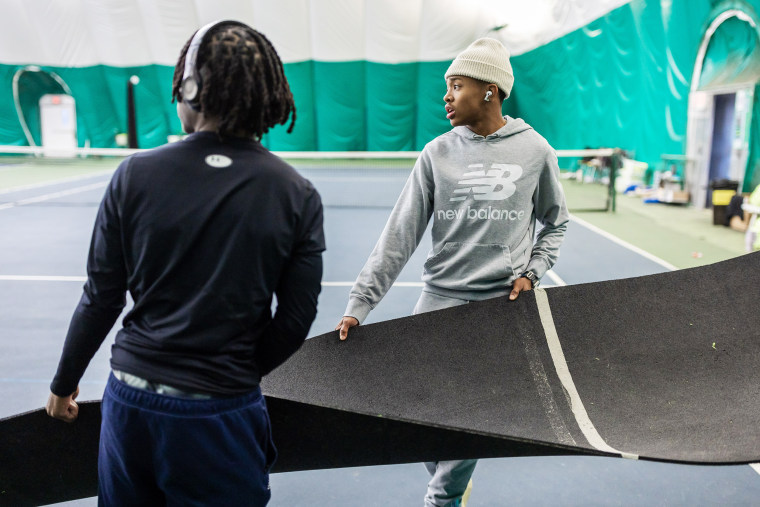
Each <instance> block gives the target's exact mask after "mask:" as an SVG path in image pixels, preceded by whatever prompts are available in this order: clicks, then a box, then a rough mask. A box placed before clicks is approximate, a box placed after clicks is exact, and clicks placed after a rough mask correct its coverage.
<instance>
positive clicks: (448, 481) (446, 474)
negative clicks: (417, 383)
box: [414, 291, 478, 507]
mask: <svg viewBox="0 0 760 507" xmlns="http://www.w3.org/2000/svg"><path fill="white" fill-rule="evenodd" d="M467 303H469V301H466V300H464V299H455V298H450V297H445V296H438V295H436V294H431V293H430V292H424V291H423V292H422V295H421V296H420V299H419V301H417V305H416V306H415V307H414V314H415V315H416V314H418V313H425V312H432V311H434V310H442V309H444V308H451V307H452V306H459V305H464V304H467ZM477 464H478V460H476V459H466V460H454V461H429V462H427V463H425V468H427V470H428V472H429V473H430V475H431V476H432V478H431V479H430V482H429V483H428V489H427V494H426V495H425V507H444V506H447V505H449V504H450V503H451V502H452V501H455V500H458V499H459V498H461V497H462V495H463V494H464V490H465V489H467V483H468V482H470V477H472V472H473V471H474V470H475V465H477Z"/></svg>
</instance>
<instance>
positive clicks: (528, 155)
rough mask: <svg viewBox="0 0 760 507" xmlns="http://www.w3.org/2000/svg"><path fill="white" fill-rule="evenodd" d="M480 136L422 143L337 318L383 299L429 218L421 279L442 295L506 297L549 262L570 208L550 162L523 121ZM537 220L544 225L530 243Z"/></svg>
mask: <svg viewBox="0 0 760 507" xmlns="http://www.w3.org/2000/svg"><path fill="white" fill-rule="evenodd" d="M505 119H506V120H507V124H506V125H505V126H504V127H502V128H501V129H499V130H498V131H496V132H495V133H493V134H491V135H489V136H487V137H483V136H480V135H477V134H475V133H474V132H472V131H471V130H470V129H468V128H467V127H455V128H454V129H452V130H451V131H449V132H447V133H446V134H443V135H441V136H439V137H437V138H436V139H434V140H433V141H431V142H430V143H428V144H427V145H426V146H425V149H424V150H423V151H422V153H421V154H420V157H419V158H418V159H417V163H416V164H415V166H414V169H413V170H412V173H411V175H410V176H409V179H408V180H407V182H406V185H405V186H404V190H403V191H402V192H401V196H400V197H399V199H398V202H396V205H395V207H394V208H393V211H392V212H391V216H390V218H389V219H388V223H387V224H386V225H385V230H384V231H383V233H382V235H381V236H380V239H379V240H378V242H377V245H375V249H374V250H373V251H372V253H371V254H370V256H369V259H368V260H367V263H366V264H365V265H364V268H363V269H362V271H361V273H359V276H358V278H357V279H356V283H355V284H354V286H353V288H352V289H351V294H350V298H349V302H348V307H347V308H346V312H345V314H344V315H347V316H351V317H355V318H356V319H357V320H358V321H359V322H363V321H364V319H365V318H366V317H367V315H368V314H369V312H370V310H372V309H373V308H374V307H375V306H376V305H377V304H378V303H379V302H380V300H381V299H382V298H383V296H385V294H386V292H388V289H390V287H391V285H392V284H393V282H394V281H395V280H396V277H397V276H398V275H399V273H400V272H401V269H402V268H403V267H404V265H405V264H406V262H407V261H408V260H409V257H410V256H411V255H412V253H413V252H414V250H415V249H416V248H417V245H418V244H419V242H420V240H421V238H422V235H423V233H424V232H425V229H426V228H427V224H428V221H429V220H430V218H431V217H432V218H433V231H432V232H433V249H432V250H431V251H430V252H429V253H428V257H427V261H426V262H425V268H424V272H423V274H422V281H423V282H424V283H425V290H426V291H428V292H433V293H435V294H440V295H443V296H450V297H456V298H460V299H466V300H471V301H472V300H481V299H488V298H491V297H496V296H502V295H506V294H508V293H509V292H510V290H511V285H512V283H513V282H514V280H515V279H516V278H517V277H519V276H520V275H521V274H522V273H524V272H525V271H527V270H530V271H532V272H533V273H535V274H536V276H538V277H539V278H540V277H542V276H543V275H544V273H546V271H548V270H549V269H550V268H551V267H552V266H553V265H554V263H555V262H556V260H557V256H558V254H559V246H560V243H561V242H562V239H563V238H564V235H565V229H566V228H567V222H568V218H569V216H568V212H567V206H566V205H565V197H564V194H563V192H562V187H561V186H560V183H559V167H558V165H557V156H556V154H555V153H554V150H553V149H552V147H551V146H549V143H547V142H546V140H545V139H544V138H543V137H541V136H540V135H539V134H538V133H537V132H536V131H535V130H533V128H531V127H530V125H528V124H527V123H525V122H524V121H523V120H521V119H513V118H510V117H508V116H506V117H505ZM536 220H538V221H539V222H541V223H542V224H543V227H542V229H541V230H540V231H539V233H538V236H537V239H536V242H535V244H534V243H533V238H534V233H535V224H536Z"/></svg>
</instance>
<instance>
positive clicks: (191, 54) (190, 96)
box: [180, 21, 249, 111]
mask: <svg viewBox="0 0 760 507" xmlns="http://www.w3.org/2000/svg"><path fill="white" fill-rule="evenodd" d="M221 25H232V26H241V27H244V28H249V27H248V25H246V24H245V23H241V22H239V21H214V22H212V23H209V24H207V25H206V26H204V27H202V28H201V29H200V30H198V31H197V32H195V36H193V40H192V41H190V46H189V47H188V48H187V53H186V54H185V71H184V73H183V74H182V85H181V86H180V91H181V92H182V102H187V105H189V106H190V107H191V108H193V109H195V110H196V111H199V110H200V106H201V102H200V99H201V88H202V87H203V81H202V80H201V75H200V72H198V68H197V64H198V51H200V48H201V44H203V43H204V42H205V38H206V34H208V33H209V32H210V31H211V29H212V28H216V27H218V26H221Z"/></svg>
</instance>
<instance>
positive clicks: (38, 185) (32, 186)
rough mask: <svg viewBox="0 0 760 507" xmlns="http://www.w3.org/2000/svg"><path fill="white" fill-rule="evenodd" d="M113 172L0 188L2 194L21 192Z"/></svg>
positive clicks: (112, 170)
mask: <svg viewBox="0 0 760 507" xmlns="http://www.w3.org/2000/svg"><path fill="white" fill-rule="evenodd" d="M113 172H114V169H106V170H104V171H97V172H94V173H89V174H80V175H79V176H71V177H70V178H61V179H58V180H53V181H43V182H40V183H32V184H30V185H21V186H18V187H11V188H5V189H0V195H2V194H10V193H13V192H21V191H22V190H32V189H35V188H41V187H52V186H55V185H60V184H62V183H71V182H72V181H81V180H86V179H90V178H97V177H98V176H103V175H105V174H113Z"/></svg>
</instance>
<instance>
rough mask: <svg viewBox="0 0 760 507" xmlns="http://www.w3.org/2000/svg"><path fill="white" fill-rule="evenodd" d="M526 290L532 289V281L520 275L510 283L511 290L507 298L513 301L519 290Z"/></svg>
mask: <svg viewBox="0 0 760 507" xmlns="http://www.w3.org/2000/svg"><path fill="white" fill-rule="evenodd" d="M526 290H533V283H532V282H531V281H530V280H528V279H527V278H525V277H524V276H521V277H520V278H518V279H517V280H515V283H514V284H513V285H512V292H510V293H509V300H510V301H514V300H515V299H517V296H519V295H520V293H521V292H523V291H526Z"/></svg>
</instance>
